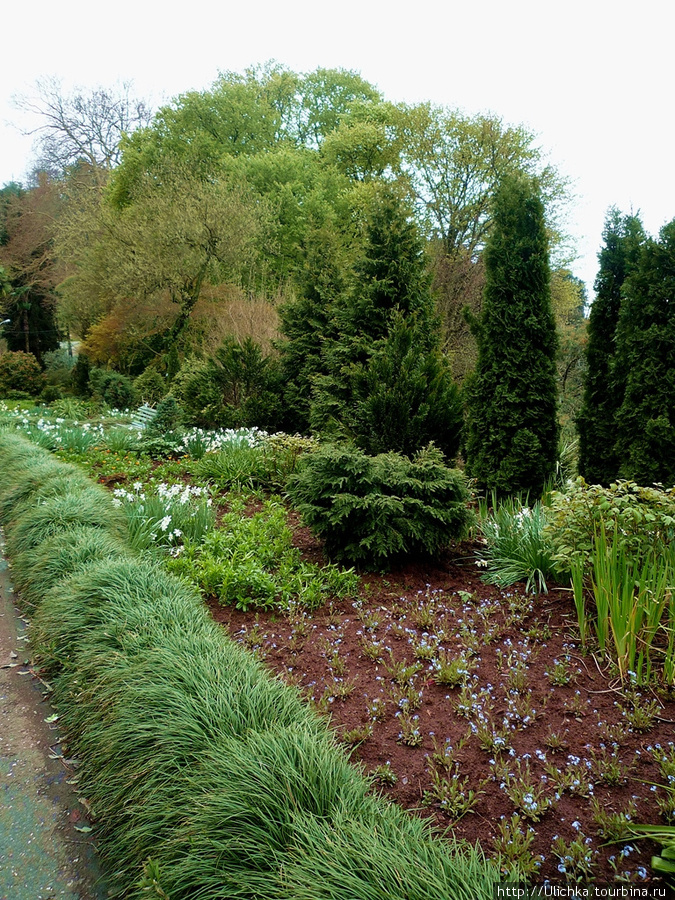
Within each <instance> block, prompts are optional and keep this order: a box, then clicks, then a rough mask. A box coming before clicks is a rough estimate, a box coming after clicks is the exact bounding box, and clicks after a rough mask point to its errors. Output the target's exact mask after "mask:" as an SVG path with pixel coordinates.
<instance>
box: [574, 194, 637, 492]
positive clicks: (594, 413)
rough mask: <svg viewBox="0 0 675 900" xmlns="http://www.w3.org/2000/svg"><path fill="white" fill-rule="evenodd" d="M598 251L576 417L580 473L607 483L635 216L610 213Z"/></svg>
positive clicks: (612, 472) (611, 472) (613, 467)
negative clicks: (618, 339)
mask: <svg viewBox="0 0 675 900" xmlns="http://www.w3.org/2000/svg"><path fill="white" fill-rule="evenodd" d="M603 239H604V246H603V248H602V250H601V251H600V253H599V254H598V262H599V264H600V270H599V272H598V275H597V278H596V280H595V291H596V295H595V300H594V301H593V305H592V307H591V313H590V317H589V321H588V345H587V348H586V377H585V383H584V398H583V405H582V408H581V411H580V413H579V416H578V418H577V428H578V431H579V474H580V475H582V476H583V477H584V478H585V479H586V481H588V482H591V483H593V484H603V485H605V486H606V485H608V484H609V483H610V482H611V481H612V480H614V479H615V478H616V477H617V476H618V474H619V463H620V460H619V457H618V455H617V450H616V447H615V444H616V439H617V420H616V415H617V411H618V410H619V407H620V406H621V403H622V400H623V395H624V390H625V384H623V383H622V378H621V373H620V372H617V370H616V366H615V356H616V328H617V324H618V321H619V310H620V308H621V296H622V293H621V292H622V288H623V285H624V282H625V281H626V278H627V277H628V276H629V275H630V273H631V272H632V271H633V269H634V268H635V265H636V263H637V259H638V255H639V252H640V247H641V246H642V244H643V243H644V241H645V234H644V230H643V228H642V225H641V223H640V220H639V218H638V217H637V216H621V215H620V213H619V212H618V210H616V209H614V210H612V211H611V212H610V214H609V216H608V217H607V221H606V222H605V228H604V231H603Z"/></svg>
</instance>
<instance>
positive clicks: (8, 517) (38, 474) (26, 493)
mask: <svg viewBox="0 0 675 900" xmlns="http://www.w3.org/2000/svg"><path fill="white" fill-rule="evenodd" d="M10 468H11V473H10V474H11V480H10V479H7V474H8V473H4V476H2V477H0V518H1V519H2V521H3V522H5V523H7V522H11V521H12V520H13V519H17V518H19V517H20V515H21V513H22V511H23V510H25V509H28V508H29V507H30V506H31V505H34V500H33V498H34V497H35V498H37V496H38V495H40V494H42V495H43V496H55V495H56V494H58V493H63V492H64V491H65V492H68V487H67V484H68V481H69V480H70V490H71V491H72V490H73V481H74V480H77V479H78V478H79V483H80V485H81V486H82V487H85V486H86V485H90V484H91V482H90V481H89V480H88V479H86V478H85V476H84V475H83V473H82V472H81V471H80V470H79V469H77V468H75V466H70V465H68V464H67V463H60V462H58V461H57V460H55V459H52V458H50V457H49V456H48V455H43V457H42V458H39V459H35V458H33V457H32V456H31V457H29V458H28V459H27V460H23V459H21V458H19V459H18V460H17V462H16V465H14V466H12V467H10Z"/></svg>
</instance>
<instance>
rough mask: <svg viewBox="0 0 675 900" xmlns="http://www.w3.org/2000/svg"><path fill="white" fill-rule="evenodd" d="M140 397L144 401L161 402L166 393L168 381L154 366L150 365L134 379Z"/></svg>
mask: <svg viewBox="0 0 675 900" xmlns="http://www.w3.org/2000/svg"><path fill="white" fill-rule="evenodd" d="M134 389H135V391H136V394H137V396H138V399H139V400H141V401H142V402H143V403H151V404H155V403H159V401H160V400H161V399H162V397H163V396H164V395H165V394H166V391H167V383H166V379H164V378H163V377H162V376H161V375H160V373H159V372H158V371H157V369H155V368H154V367H153V366H148V368H147V369H145V371H143V372H141V374H140V375H139V376H138V378H136V379H135V381H134Z"/></svg>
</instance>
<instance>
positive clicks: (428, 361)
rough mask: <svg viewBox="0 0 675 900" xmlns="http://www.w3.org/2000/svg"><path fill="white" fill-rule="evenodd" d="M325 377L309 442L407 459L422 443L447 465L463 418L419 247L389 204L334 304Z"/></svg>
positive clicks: (391, 198)
mask: <svg viewBox="0 0 675 900" xmlns="http://www.w3.org/2000/svg"><path fill="white" fill-rule="evenodd" d="M330 330H331V331H332V335H331V336H330V337H329V338H328V339H327V340H326V341H325V342H324V346H323V355H322V359H323V366H324V374H323V375H321V376H320V377H318V378H317V379H316V381H315V387H314V394H313V400H312V406H311V423H312V428H313V430H314V431H315V432H317V433H319V434H323V435H328V436H331V437H333V438H338V439H345V438H347V439H350V440H352V441H353V442H354V443H355V444H356V445H357V446H358V447H360V448H361V449H362V450H365V451H366V452H367V453H372V454H377V453H384V452H387V451H395V452H399V453H404V454H406V455H411V454H413V453H415V452H416V451H418V450H420V449H421V448H422V447H424V446H426V445H427V444H428V443H429V441H431V440H433V441H434V443H435V444H436V445H437V446H438V447H439V449H441V450H442V452H443V453H444V454H445V456H446V458H447V459H448V460H452V459H454V457H455V456H456V454H457V451H458V449H459V442H460V437H461V427H462V413H461V402H460V398H459V393H458V391H457V388H456V386H455V384H454V382H453V380H452V376H451V373H450V367H449V366H448V365H447V362H446V361H445V359H444V358H443V357H442V354H441V351H440V328H439V324H438V321H437V319H436V315H435V309H434V300H433V297H432V294H431V288H430V277H429V273H428V267H427V263H426V258H425V251H424V244H423V242H422V240H421V238H420V236H419V234H418V231H417V229H416V227H415V225H414V223H413V222H412V220H411V219H410V217H409V216H408V215H407V211H406V209H405V207H404V205H403V204H402V203H401V201H400V200H399V199H398V198H397V197H396V195H395V194H393V193H389V192H385V193H384V194H383V195H382V196H381V197H380V198H379V200H378V202H376V204H375V206H374V210H373V212H372V214H371V217H370V220H369V222H368V226H367V233H366V246H365V252H364V255H363V258H362V260H361V262H360V264H359V265H358V266H357V267H356V275H355V279H354V283H353V284H352V285H351V287H350V288H349V289H347V290H346V291H345V292H343V294H342V295H341V296H340V297H339V298H337V299H336V301H335V303H334V304H333V309H332V325H331V329H330Z"/></svg>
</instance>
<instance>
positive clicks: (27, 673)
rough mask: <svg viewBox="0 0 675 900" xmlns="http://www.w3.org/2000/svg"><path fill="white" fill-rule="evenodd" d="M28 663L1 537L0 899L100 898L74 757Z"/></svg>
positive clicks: (102, 893) (23, 627) (102, 891)
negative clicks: (67, 752) (69, 752)
mask: <svg viewBox="0 0 675 900" xmlns="http://www.w3.org/2000/svg"><path fill="white" fill-rule="evenodd" d="M47 694H48V691H47V688H46V686H45V684H44V682H42V681H41V680H40V678H39V677H37V675H36V674H35V672H34V670H33V668H32V667H31V664H30V656H29V647H28V632H27V623H26V621H25V620H24V619H23V618H22V617H21V615H20V614H19V611H18V610H17V608H16V605H15V595H14V593H13V591H12V587H11V573H10V571H9V570H8V568H7V563H6V561H5V559H4V558H3V555H2V542H1V535H0V900H57V898H59V900H61V898H67V900H103V898H105V897H108V896H109V893H108V890H107V888H106V886H105V883H104V881H103V879H102V878H101V875H100V871H99V868H98V862H97V858H96V850H95V844H94V841H93V834H92V831H91V825H90V823H89V820H88V818H87V810H86V798H85V802H82V801H81V800H80V798H79V797H78V794H77V761H76V760H73V759H68V758H67V754H66V751H64V749H63V747H62V744H61V741H60V736H59V724H58V718H57V717H56V714H55V712H54V710H53V709H52V707H51V706H50V705H49V701H48V698H47Z"/></svg>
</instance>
